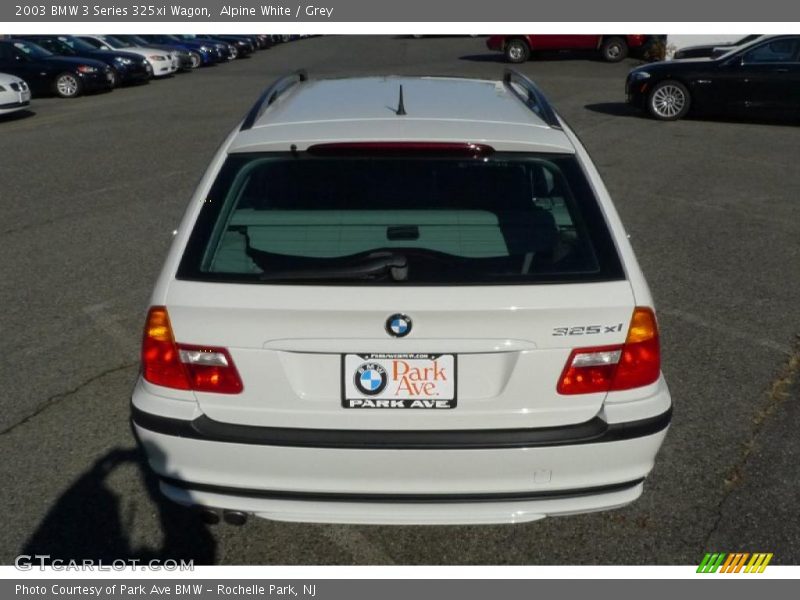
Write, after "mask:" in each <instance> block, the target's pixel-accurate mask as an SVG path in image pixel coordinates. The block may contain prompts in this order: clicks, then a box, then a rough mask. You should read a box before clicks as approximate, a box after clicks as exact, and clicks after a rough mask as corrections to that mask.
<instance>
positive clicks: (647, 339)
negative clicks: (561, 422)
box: [557, 307, 661, 395]
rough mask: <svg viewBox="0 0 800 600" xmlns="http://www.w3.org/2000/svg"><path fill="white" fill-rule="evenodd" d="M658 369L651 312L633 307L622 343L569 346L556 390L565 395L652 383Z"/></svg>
mask: <svg viewBox="0 0 800 600" xmlns="http://www.w3.org/2000/svg"><path fill="white" fill-rule="evenodd" d="M660 372H661V352H660V346H659V341H658V326H657V324H656V317H655V314H654V313H653V311H652V310H651V309H649V308H645V307H636V308H635V309H634V311H633V316H632V318H631V324H630V326H629V327H628V335H627V337H626V339H625V343H624V344H621V345H618V346H602V347H595V348H576V349H575V350H573V351H572V353H571V354H570V355H569V358H568V359H567V364H566V365H565V366H564V371H563V372H562V373H561V378H560V379H559V381H558V386H557V390H558V393H559V394H565V395H574V394H592V393H597V392H613V391H620V390H628V389H631V388H636V387H642V386H645V385H650V384H651V383H654V382H655V381H656V380H658V376H659V374H660Z"/></svg>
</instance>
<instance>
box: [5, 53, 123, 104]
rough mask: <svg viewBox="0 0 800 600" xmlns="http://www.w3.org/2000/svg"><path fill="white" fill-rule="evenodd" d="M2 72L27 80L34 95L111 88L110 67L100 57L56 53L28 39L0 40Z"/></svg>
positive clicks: (66, 95)
mask: <svg viewBox="0 0 800 600" xmlns="http://www.w3.org/2000/svg"><path fill="white" fill-rule="evenodd" d="M0 72H2V73H10V74H11V75H16V76H17V77H19V78H21V79H24V80H25V81H26V82H27V84H28V86H29V87H30V88H31V92H32V93H33V95H34V96H41V95H47V94H56V95H57V96H61V97H62V98H74V97H75V96H80V95H81V94H82V93H83V92H89V91H100V90H110V89H111V88H112V87H113V86H112V79H113V77H112V74H111V68H110V67H109V66H108V65H107V64H105V63H103V62H100V61H99V60H94V59H90V58H72V57H67V56H56V55H54V54H53V53H52V52H49V51H48V50H45V49H44V48H42V47H41V46H37V45H36V44H34V43H32V42H28V41H26V40H17V39H10V40H0Z"/></svg>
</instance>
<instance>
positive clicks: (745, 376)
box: [0, 36, 800, 564]
mask: <svg viewBox="0 0 800 600" xmlns="http://www.w3.org/2000/svg"><path fill="white" fill-rule="evenodd" d="M483 44H484V42H483V40H482V39H480V38H469V37H463V38H462V37H455V38H452V37H441V38H424V39H410V38H404V37H397V38H395V37H344V36H330V37H319V38H310V39H305V40H300V41H296V42H292V43H290V44H284V45H280V46H277V47H274V48H272V49H269V50H266V51H262V52H259V53H257V54H256V55H254V56H253V57H252V58H250V59H245V60H239V61H236V62H235V63H231V64H228V65H223V66H218V67H211V68H207V69H201V70H199V71H195V72H192V73H188V74H185V75H179V76H176V77H173V78H171V79H169V80H166V81H154V82H152V83H150V84H149V85H145V86H139V87H134V88H127V89H122V90H116V91H114V92H113V93H110V94H100V95H95V96H89V97H84V98H79V99H76V100H71V101H65V100H58V99H36V100H35V101H34V104H33V107H32V110H33V112H35V113H36V114H33V115H30V116H26V117H22V118H13V119H5V120H3V121H0V139H2V141H3V149H4V151H3V156H2V159H0V211H2V215H3V218H2V220H1V221H0V239H1V240H2V259H0V273H1V276H0V306H2V307H3V308H2V311H0V333H2V339H3V350H2V353H3V359H2V361H0V381H2V388H1V389H2V391H0V455H2V457H3V460H2V461H0V506H2V507H3V509H2V510H3V511H4V514H3V535H2V538H1V539H0V561H1V562H2V563H3V564H11V563H13V561H14V558H15V557H16V556H17V555H18V554H20V553H25V554H49V555H51V556H52V557H59V558H75V559H81V558H103V559H106V560H111V559H115V558H125V557H137V558H143V559H146V558H152V557H164V558H187V559H194V560H195V561H196V563H198V564H201V563H224V564H562V563H567V564H696V563H698V562H699V560H700V559H701V558H702V556H703V553H704V552H705V551H706V550H720V551H726V552H733V551H739V550H742V551H749V552H773V553H774V554H775V557H774V559H773V563H774V564H797V563H799V562H800V512H798V510H797V503H798V501H800V481H799V480H798V476H797V474H798V469H797V465H798V459H800V451H799V449H800V437H798V436H797V433H796V429H795V423H797V422H798V419H800V409H798V401H799V400H800V385H798V370H800V352H799V350H800V346H798V344H797V339H798V338H797V335H798V333H800V302H798V300H797V289H798V287H797V283H796V282H797V281H800V243H798V240H800V208H799V207H798V202H797V199H798V198H799V197H800V171H798V168H797V165H798V163H797V155H798V129H797V126H796V125H783V124H776V123H753V122H743V121H733V122H732V121H723V120H685V121H680V122H676V123H659V122H655V121H652V120H649V119H645V118H641V117H639V116H638V115H636V114H632V113H630V112H629V111H628V110H627V109H626V107H625V106H624V104H622V103H623V101H624V91H623V83H624V76H625V74H626V72H627V70H628V69H629V68H630V67H631V66H632V65H633V64H635V63H636V61H634V60H632V59H629V60H627V61H625V62H623V63H621V64H606V63H602V62H599V61H595V60H590V59H587V58H586V57H584V56H577V57H576V56H568V57H562V56H559V57H550V58H549V59H548V60H537V61H532V62H529V63H527V64H525V65H522V67H521V70H523V71H524V72H525V73H527V74H529V75H531V76H532V77H533V78H535V79H536V80H537V82H539V83H540V85H541V86H542V87H543V88H544V89H545V90H546V92H547V93H548V94H549V95H550V97H551V99H552V100H553V102H554V103H555V104H556V106H557V107H558V109H559V110H560V111H561V113H562V114H563V115H564V116H565V117H566V119H567V120H568V121H569V122H570V124H571V125H572V126H573V128H574V129H575V130H576V132H577V133H578V134H579V135H580V136H581V138H582V139H583V141H584V143H585V144H586V146H587V148H588V150H589V151H590V153H591V154H592V155H593V158H594V160H595V162H596V163H597V166H598V168H599V169H600V172H601V174H602V175H603V177H604V179H605V181H606V184H607V185H608V187H609V189H610V191H611V194H612V196H613V197H614V198H615V201H616V204H617V208H618V210H619V211H620V213H621V215H622V218H623V221H624V222H625V224H626V226H627V228H628V232H629V234H630V235H631V239H632V243H633V245H634V248H635V250H636V252H637V255H638V258H639V261H640V263H641V264H642V267H643V270H644V272H645V274H646V276H647V278H648V281H649V283H650V286H651V289H652V291H653V294H654V297H655V299H656V303H657V307H658V308H659V310H660V313H659V314H660V324H661V328H662V344H663V353H664V365H663V368H664V371H665V374H666V376H667V380H668V382H669V384H670V387H671V391H672V396H673V400H674V402H675V414H674V421H673V426H672V428H671V430H670V432H669V435H668V436H667V440H666V442H665V445H664V447H663V448H662V451H661V453H660V455H659V457H658V460H657V464H656V467H655V470H654V471H653V473H652V475H651V477H650V478H649V480H648V482H647V484H646V486H645V492H644V495H643V496H642V498H641V499H640V500H638V501H637V502H636V503H634V504H633V505H631V506H630V507H628V508H625V509H622V510H618V511H613V512H605V513H598V514H593V515H582V516H576V517H565V518H559V519H548V520H543V521H539V522H534V523H531V524H525V525H513V526H497V527H489V526H475V527H391V528H389V527H362V526H327V525H304V524H284V523H274V522H268V521H260V520H254V519H251V520H250V521H248V523H247V524H246V525H244V526H242V527H233V526H229V525H217V526H206V525H203V524H202V523H201V522H200V521H199V520H198V519H197V518H196V517H195V516H194V515H193V514H191V513H188V512H187V511H184V510H183V509H180V508H177V507H174V506H172V505H170V504H169V503H167V502H166V501H164V500H162V499H161V498H160V497H159V495H158V492H157V489H156V483H155V481H154V480H153V478H152V477H151V475H150V474H149V473H148V472H147V470H146V469H144V468H143V466H142V463H141V458H140V457H139V455H138V453H137V452H136V450H135V445H134V442H133V438H132V436H131V434H130V430H129V426H128V402H129V397H130V390H131V387H132V384H133V381H134V378H135V376H136V371H137V363H138V351H139V341H140V335H141V333H140V332H141V327H142V323H143V318H144V315H145V312H146V309H147V303H148V296H149V293H150V290H151V287H152V285H153V283H154V280H155V277H156V275H157V272H158V270H159V269H160V267H161V262H162V260H163V257H164V255H165V252H166V249H167V247H168V245H169V243H170V239H171V235H170V234H171V232H172V230H173V229H174V227H175V225H176V224H177V222H178V219H179V218H180V216H181V214H182V212H183V210H184V208H185V205H186V203H187V200H188V198H189V196H190V194H191V192H192V189H193V187H194V185H195V183H196V182H197V180H198V179H199V177H200V176H201V175H202V173H203V170H204V169H205V167H206V165H207V163H208V161H209V159H210V157H211V156H212V154H213V152H214V151H215V149H216V147H217V146H218V144H219V143H220V142H221V140H222V138H223V137H224V135H226V134H227V133H228V131H229V130H230V129H231V128H232V127H234V126H235V125H236V123H237V122H238V121H239V120H240V119H241V117H242V115H243V114H244V113H245V111H246V110H247V109H248V108H249V106H250V104H251V103H252V101H253V100H254V99H255V98H256V96H257V95H258V94H259V92H260V91H261V90H262V89H263V87H264V86H265V85H266V84H267V83H268V82H269V81H270V80H271V79H272V78H274V77H276V76H278V75H280V74H283V73H285V72H288V71H290V70H293V69H296V68H300V67H305V68H307V69H308V70H309V73H310V74H311V76H333V75H337V76H338V75H347V74H365V73H369V74H440V75H463V76H486V77H498V78H499V77H500V75H501V73H502V70H503V68H504V67H505V65H504V64H503V63H502V62H500V60H499V58H500V57H499V55H494V54H490V53H487V52H486V51H485V49H484V46H483ZM331 101H332V102H335V101H336V99H335V98H332V99H331Z"/></svg>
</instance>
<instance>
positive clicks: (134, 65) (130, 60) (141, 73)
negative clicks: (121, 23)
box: [19, 34, 153, 87]
mask: <svg viewBox="0 0 800 600" xmlns="http://www.w3.org/2000/svg"><path fill="white" fill-rule="evenodd" d="M19 39H25V40H27V41H29V42H33V43H34V44H36V45H38V46H41V47H42V48H44V49H45V50H49V51H50V52H52V53H53V54H55V55H56V56H69V57H72V58H89V59H92V60H99V61H100V62H103V63H105V64H107V65H108V66H109V67H111V85H112V87H116V86H118V85H123V84H128V83H144V82H146V81H149V80H150V78H152V77H153V70H152V68H151V67H150V63H148V62H147V60H146V59H144V58H142V57H141V56H140V55H138V54H133V53H132V52H124V51H122V50H98V49H97V48H94V47H93V46H90V45H89V44H87V43H86V42H84V41H83V40H81V39H78V38H76V37H74V36H71V35H44V34H42V35H26V36H22V37H21V38H19Z"/></svg>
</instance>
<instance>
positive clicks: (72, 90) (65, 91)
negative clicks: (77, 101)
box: [56, 74, 79, 98]
mask: <svg viewBox="0 0 800 600" xmlns="http://www.w3.org/2000/svg"><path fill="white" fill-rule="evenodd" d="M56 89H57V90H58V93H59V95H61V96H64V97H65V98H71V97H72V96H75V95H77V93H78V89H79V84H78V79H77V78H76V77H75V76H74V75H70V74H64V75H61V76H60V77H59V78H58V80H57V81H56Z"/></svg>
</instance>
